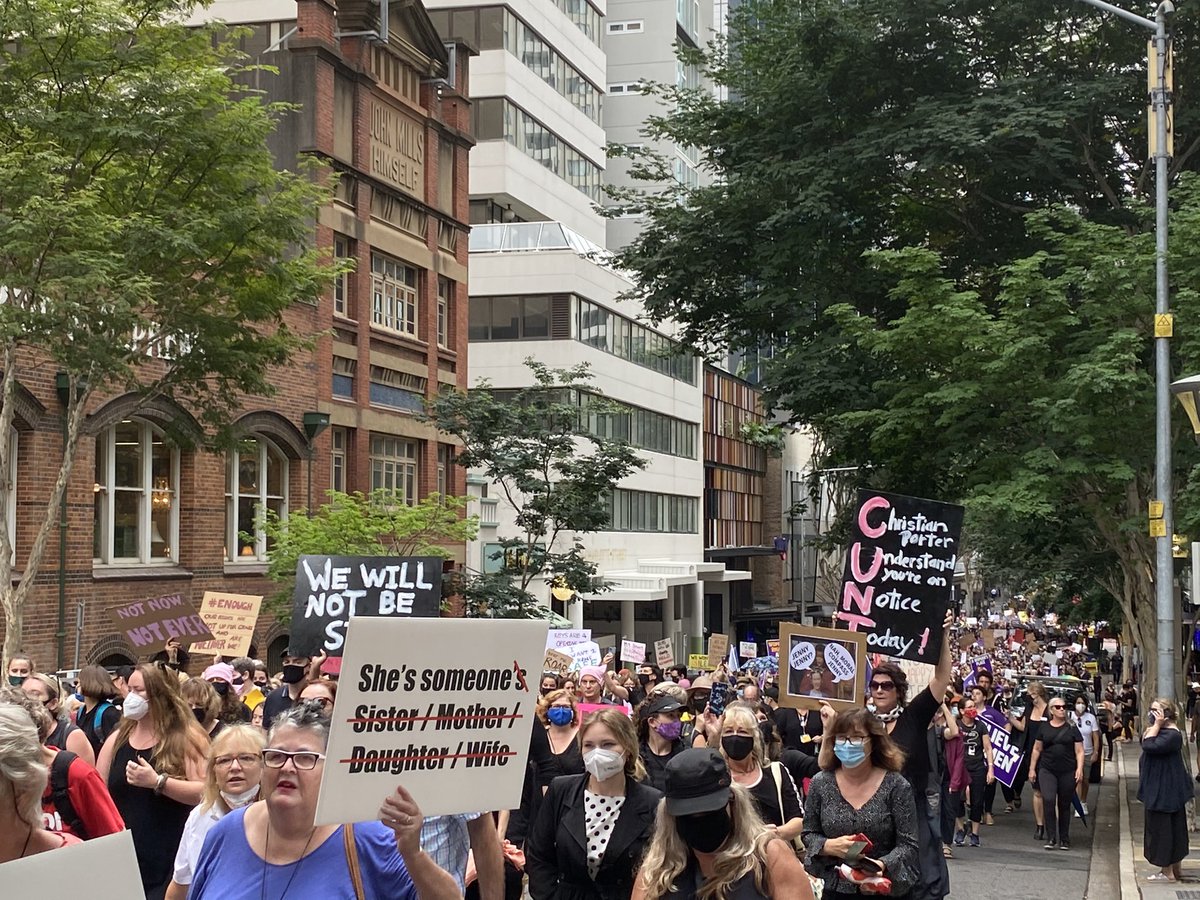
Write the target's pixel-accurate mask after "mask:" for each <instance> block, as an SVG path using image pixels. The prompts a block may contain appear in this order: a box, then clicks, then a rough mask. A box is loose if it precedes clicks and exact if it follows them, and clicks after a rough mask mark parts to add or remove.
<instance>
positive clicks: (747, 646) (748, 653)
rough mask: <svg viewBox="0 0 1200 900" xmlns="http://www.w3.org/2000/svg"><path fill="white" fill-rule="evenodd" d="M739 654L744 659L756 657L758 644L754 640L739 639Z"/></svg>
mask: <svg viewBox="0 0 1200 900" xmlns="http://www.w3.org/2000/svg"><path fill="white" fill-rule="evenodd" d="M738 656H740V657H741V658H742V659H754V658H755V657H757V656H758V644H756V643H755V642H754V641H738Z"/></svg>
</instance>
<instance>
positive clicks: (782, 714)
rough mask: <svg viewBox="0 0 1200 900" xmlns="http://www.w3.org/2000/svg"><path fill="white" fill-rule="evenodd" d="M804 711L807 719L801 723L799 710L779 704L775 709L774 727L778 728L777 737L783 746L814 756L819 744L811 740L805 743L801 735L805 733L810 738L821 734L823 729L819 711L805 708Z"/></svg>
mask: <svg viewBox="0 0 1200 900" xmlns="http://www.w3.org/2000/svg"><path fill="white" fill-rule="evenodd" d="M805 712H806V714H807V716H808V719H807V721H805V722H804V723H803V724H801V722H800V713H799V712H797V711H796V710H794V709H789V708H787V707H783V706H781V707H779V709H777V710H775V727H776V728H778V729H779V737H780V738H781V739H782V740H783V746H785V747H788V748H790V749H792V750H802V751H804V752H805V753H809V754H811V755H813V756H816V755H817V750H818V749H820V746H821V745H820V744H818V743H812V742H807V743H806V742H805V741H803V740H801V737H802V736H803V735H806V734H807V735H808V736H809V737H810V738H819V737H820V736H821V732H822V730H823V729H824V726H823V725H822V724H821V713H820V712H818V711H817V710H815V709H809V710H805Z"/></svg>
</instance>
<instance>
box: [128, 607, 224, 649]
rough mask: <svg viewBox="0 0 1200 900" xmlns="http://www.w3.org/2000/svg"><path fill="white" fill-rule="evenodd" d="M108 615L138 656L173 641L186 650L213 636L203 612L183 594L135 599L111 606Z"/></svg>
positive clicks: (161, 647)
mask: <svg viewBox="0 0 1200 900" xmlns="http://www.w3.org/2000/svg"><path fill="white" fill-rule="evenodd" d="M107 612H108V616H109V618H110V619H112V620H113V623H114V624H115V625H116V626H117V629H118V630H119V631H120V632H121V634H123V635H124V636H125V638H126V639H127V640H128V641H129V643H130V644H132V645H133V646H134V647H135V648H136V649H137V651H138V653H145V654H151V653H157V652H158V651H159V650H161V649H163V648H164V647H165V646H167V641H169V640H170V639H171V638H178V639H179V643H180V644H182V645H184V646H185V647H186V646H187V645H189V644H191V643H192V642H193V641H211V640H212V637H213V634H212V632H211V631H209V630H208V626H207V625H205V624H204V620H203V619H202V618H200V613H199V612H197V611H196V607H194V606H193V605H192V604H191V603H189V602H188V601H187V600H184V599H183V595H182V594H168V595H166V596H165V597H155V598H154V599H152V600H135V601H133V602H132V603H122V604H121V605H119V606H110V607H108V609H107Z"/></svg>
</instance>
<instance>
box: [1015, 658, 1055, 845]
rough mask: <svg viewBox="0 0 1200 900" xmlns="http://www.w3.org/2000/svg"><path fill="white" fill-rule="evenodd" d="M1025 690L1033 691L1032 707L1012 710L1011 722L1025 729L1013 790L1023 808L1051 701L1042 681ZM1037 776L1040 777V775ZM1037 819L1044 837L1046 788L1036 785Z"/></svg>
mask: <svg viewBox="0 0 1200 900" xmlns="http://www.w3.org/2000/svg"><path fill="white" fill-rule="evenodd" d="M1025 692H1026V693H1027V694H1029V708H1028V709H1026V710H1025V712H1024V715H1021V716H1014V715H1013V714H1012V712H1011V711H1010V712H1009V714H1008V721H1009V724H1010V725H1011V726H1012V727H1013V728H1015V729H1016V730H1017V731H1019V732H1021V733H1022V741H1021V746H1022V748H1023V749H1024V751H1025V759H1024V760H1023V761H1022V763H1021V767H1020V769H1018V770H1017V777H1016V780H1015V781H1013V793H1014V794H1015V795H1016V796H1015V797H1014V798H1013V806H1014V807H1016V808H1017V809H1020V808H1021V791H1022V790H1023V789H1024V787H1025V782H1026V781H1028V780H1029V774H1030V771H1031V769H1030V766H1029V763H1030V761H1031V760H1032V758H1033V745H1034V743H1035V742H1036V741H1037V736H1038V733H1039V732H1040V731H1041V728H1042V722H1044V721H1046V705H1047V704H1048V703H1049V702H1050V695H1049V694H1047V693H1046V688H1045V687H1044V686H1043V685H1042V683H1041V682H1040V681H1031V682H1029V684H1027V685H1026V686H1025ZM1035 776H1036V772H1035ZM1034 780H1035V781H1036V780H1037V779H1036V777H1035V778H1034ZM1033 823H1034V825H1035V826H1036V827H1035V828H1034V831H1033V836H1034V838H1035V839H1037V840H1039V841H1040V840H1042V839H1043V838H1045V836H1046V808H1045V805H1044V804H1043V802H1042V792H1041V791H1040V790H1038V789H1037V787H1036V786H1035V787H1034V789H1033Z"/></svg>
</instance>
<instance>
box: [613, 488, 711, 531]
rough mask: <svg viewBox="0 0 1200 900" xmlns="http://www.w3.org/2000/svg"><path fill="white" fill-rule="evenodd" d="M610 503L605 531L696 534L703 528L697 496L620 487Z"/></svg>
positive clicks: (615, 491)
mask: <svg viewBox="0 0 1200 900" xmlns="http://www.w3.org/2000/svg"><path fill="white" fill-rule="evenodd" d="M609 503H610V508H609V509H610V520H609V526H608V527H607V528H605V529H602V530H604V531H642V532H658V533H663V534H696V533H697V532H698V531H699V528H700V526H699V519H698V510H699V506H700V501H699V500H698V499H697V498H696V497H684V496H681V495H679V494H656V493H653V492H651V491H627V490H625V489H624V488H617V489H616V490H614V491H613V492H612V496H611V497H610V499H609Z"/></svg>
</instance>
